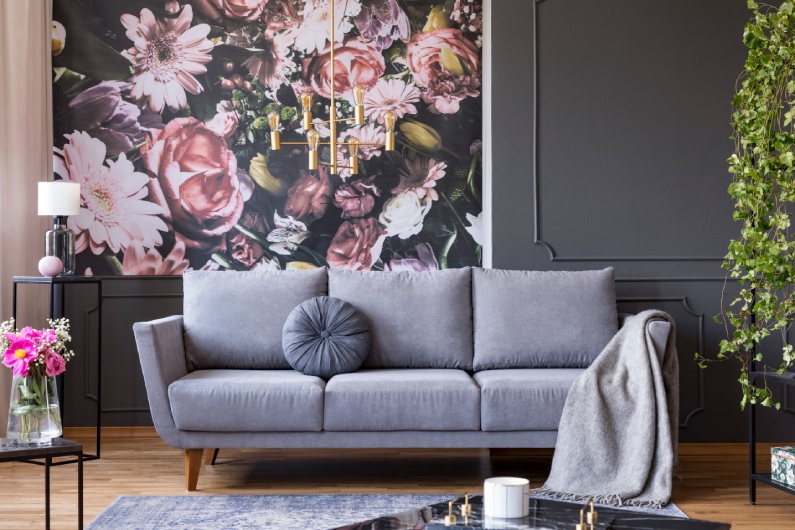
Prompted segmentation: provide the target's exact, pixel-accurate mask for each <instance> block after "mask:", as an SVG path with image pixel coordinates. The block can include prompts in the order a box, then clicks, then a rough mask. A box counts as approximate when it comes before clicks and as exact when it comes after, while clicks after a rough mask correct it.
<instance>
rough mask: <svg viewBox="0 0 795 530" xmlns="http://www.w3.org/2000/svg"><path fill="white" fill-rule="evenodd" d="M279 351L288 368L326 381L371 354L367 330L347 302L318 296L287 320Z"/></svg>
mask: <svg viewBox="0 0 795 530" xmlns="http://www.w3.org/2000/svg"><path fill="white" fill-rule="evenodd" d="M282 348H283V349H284V356H285V358H286V359H287V362H288V363H290V366H292V367H293V368H295V369H296V370H298V371H299V372H301V373H302V374H305V375H316V376H318V377H322V378H324V379H328V378H330V377H332V376H335V375H337V374H344V373H346V372H353V371H354V370H356V369H358V368H359V367H360V366H361V365H362V363H363V362H364V359H365V357H367V354H368V353H370V329H369V328H368V327H367V321H366V320H365V319H364V317H363V316H362V315H361V314H359V312H358V311H356V310H355V309H354V308H353V306H352V305H351V304H349V303H348V302H345V301H343V300H340V299H339V298H333V297H331V296H319V297H317V298H311V299H309V300H307V301H306V302H302V303H301V304H299V305H298V307H296V308H295V309H293V310H292V312H291V313H290V316H288V317H287V322H285V324H284V329H283V330H282Z"/></svg>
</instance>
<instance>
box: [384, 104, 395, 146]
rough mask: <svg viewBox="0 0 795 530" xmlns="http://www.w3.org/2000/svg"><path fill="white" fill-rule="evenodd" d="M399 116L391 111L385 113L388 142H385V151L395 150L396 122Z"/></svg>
mask: <svg viewBox="0 0 795 530" xmlns="http://www.w3.org/2000/svg"><path fill="white" fill-rule="evenodd" d="M396 121H397V114H395V113H394V112H393V111H391V110H389V111H386V112H385V113H384V128H385V130H386V140H385V142H384V150H385V151H394V150H395V122H396Z"/></svg>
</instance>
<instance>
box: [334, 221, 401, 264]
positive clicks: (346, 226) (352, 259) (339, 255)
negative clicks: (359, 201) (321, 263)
mask: <svg viewBox="0 0 795 530" xmlns="http://www.w3.org/2000/svg"><path fill="white" fill-rule="evenodd" d="M385 239H386V233H385V232H384V230H383V229H382V228H381V227H380V226H379V225H378V221H376V220H375V218H374V217H366V218H357V219H350V220H348V221H345V222H343V223H342V224H341V225H340V227H339V230H337V233H336V234H335V235H334V239H332V240H331V246H329V249H328V253H327V254H326V261H327V262H328V265H329V267H331V268H332V269H349V270H354V271H364V270H370V268H372V266H373V263H375V262H376V261H377V260H378V258H379V256H380V255H381V250H382V249H383V247H384V240H385Z"/></svg>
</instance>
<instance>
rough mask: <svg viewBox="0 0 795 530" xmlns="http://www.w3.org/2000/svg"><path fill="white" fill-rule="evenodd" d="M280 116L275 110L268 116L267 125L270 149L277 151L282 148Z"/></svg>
mask: <svg viewBox="0 0 795 530" xmlns="http://www.w3.org/2000/svg"><path fill="white" fill-rule="evenodd" d="M280 122H281V116H280V115H279V113H278V112H276V111H275V110H274V111H272V112H270V113H269V114H268V125H269V126H270V128H271V149H273V150H274V151H278V150H279V149H281V148H282V133H281V132H279V123H280Z"/></svg>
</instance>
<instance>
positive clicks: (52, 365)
mask: <svg viewBox="0 0 795 530" xmlns="http://www.w3.org/2000/svg"><path fill="white" fill-rule="evenodd" d="M65 370H66V360H65V359H64V358H63V357H61V356H60V355H58V354H57V353H55V352H54V351H52V350H47V356H46V357H45V358H44V371H45V372H46V373H47V375H48V376H50V377H54V376H56V375H61V374H62V373H63V372H64V371H65Z"/></svg>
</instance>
